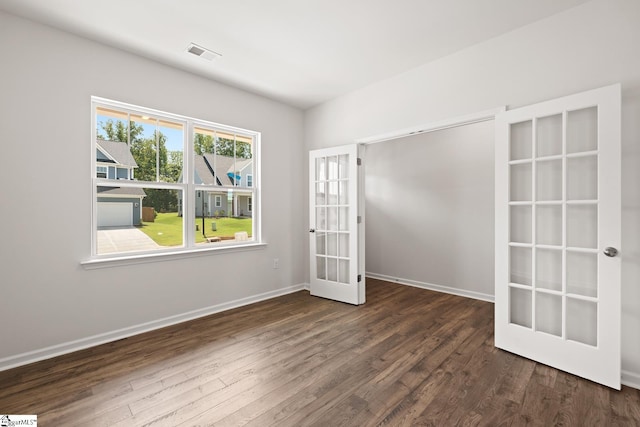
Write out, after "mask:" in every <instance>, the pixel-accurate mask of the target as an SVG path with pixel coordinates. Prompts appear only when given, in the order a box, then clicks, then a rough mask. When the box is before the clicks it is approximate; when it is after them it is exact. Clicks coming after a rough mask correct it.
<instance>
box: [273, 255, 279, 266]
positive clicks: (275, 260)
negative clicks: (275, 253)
mask: <svg viewBox="0 0 640 427" xmlns="http://www.w3.org/2000/svg"><path fill="white" fill-rule="evenodd" d="M273 268H274V269H276V268H280V260H279V259H278V258H274V259H273Z"/></svg>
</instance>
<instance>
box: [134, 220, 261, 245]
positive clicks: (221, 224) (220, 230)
mask: <svg viewBox="0 0 640 427" xmlns="http://www.w3.org/2000/svg"><path fill="white" fill-rule="evenodd" d="M212 222H215V223H216V228H217V231H212V230H211V223H212ZM252 223H253V219H252V218H217V219H216V218H205V219H204V232H205V234H206V235H207V237H214V236H218V237H231V238H233V237H234V235H235V233H236V232H237V231H246V232H247V234H248V235H249V237H251V228H252V227H251V226H252ZM196 225H197V226H198V227H199V230H198V231H196V232H195V233H196V234H195V236H196V243H204V241H205V240H204V236H203V235H202V218H196ZM140 230H142V232H143V233H145V234H146V235H147V236H149V237H151V238H152V239H153V240H154V241H155V242H156V243H157V244H159V245H160V246H180V245H182V217H179V216H178V214H177V213H176V212H170V213H159V214H158V216H156V220H155V221H154V222H143V223H142V227H140Z"/></svg>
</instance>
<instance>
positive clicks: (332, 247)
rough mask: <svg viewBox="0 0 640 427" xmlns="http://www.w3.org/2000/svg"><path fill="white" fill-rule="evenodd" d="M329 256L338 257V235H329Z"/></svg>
mask: <svg viewBox="0 0 640 427" xmlns="http://www.w3.org/2000/svg"><path fill="white" fill-rule="evenodd" d="M327 255H330V256H338V234H337V233H327Z"/></svg>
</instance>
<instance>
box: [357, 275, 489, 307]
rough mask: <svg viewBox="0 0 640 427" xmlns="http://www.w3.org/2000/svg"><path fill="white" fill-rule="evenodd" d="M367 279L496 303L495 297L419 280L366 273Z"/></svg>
mask: <svg viewBox="0 0 640 427" xmlns="http://www.w3.org/2000/svg"><path fill="white" fill-rule="evenodd" d="M366 275H367V277H371V278H372V279H380V280H386V281H387V282H393V283H399V284H401V285H407V286H413V287H416V288H422V289H428V290H430V291H437V292H444V293H446V294H453V295H458V296H461V297H467V298H473V299H479V300H481V301H488V302H494V301H495V299H494V297H493V295H489V294H483V293H481V292H474V291H467V290H464V289H458V288H451V287H449V286H442V285H434V284H433V283H426V282H419V281H417V280H411V279H403V278H400V277H393V276H387V275H385V274H378V273H370V272H367V273H366Z"/></svg>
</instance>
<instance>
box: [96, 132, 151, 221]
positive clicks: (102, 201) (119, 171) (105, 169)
mask: <svg viewBox="0 0 640 427" xmlns="http://www.w3.org/2000/svg"><path fill="white" fill-rule="evenodd" d="M137 167H138V164H137V163H136V161H135V159H134V158H133V156H132V155H131V151H130V150H129V146H128V145H127V143H125V142H117V141H104V140H102V139H99V140H97V141H96V177H97V178H108V179H127V180H132V179H133V178H134V169H135V168H137ZM97 196H98V200H97V202H98V227H125V226H132V225H140V224H141V221H142V199H143V198H144V197H145V196H146V194H145V192H144V190H142V189H141V188H122V187H104V186H98V188H97Z"/></svg>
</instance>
